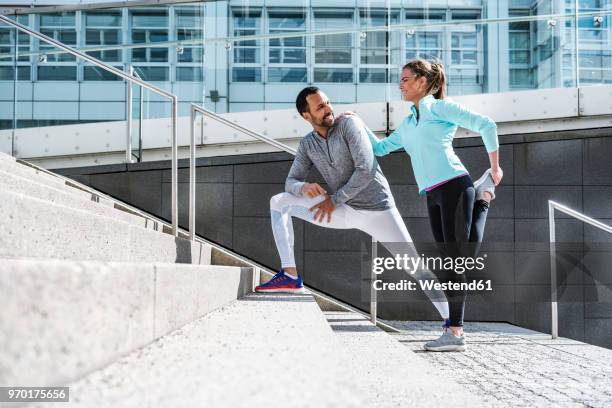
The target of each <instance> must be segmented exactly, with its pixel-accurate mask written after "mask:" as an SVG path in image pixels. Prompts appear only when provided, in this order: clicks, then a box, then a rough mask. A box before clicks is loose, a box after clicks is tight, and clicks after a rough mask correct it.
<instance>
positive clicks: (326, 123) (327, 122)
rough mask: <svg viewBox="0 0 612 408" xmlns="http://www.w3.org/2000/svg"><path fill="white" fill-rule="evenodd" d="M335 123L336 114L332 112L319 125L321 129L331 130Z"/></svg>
mask: <svg viewBox="0 0 612 408" xmlns="http://www.w3.org/2000/svg"><path fill="white" fill-rule="evenodd" d="M330 117H331V120H330V119H329V118H330ZM334 121H335V117H334V113H333V112H331V113H328V114H327V115H325V116H324V117H323V119H321V122H320V123H318V125H319V126H321V127H326V128H331V127H332V126H334Z"/></svg>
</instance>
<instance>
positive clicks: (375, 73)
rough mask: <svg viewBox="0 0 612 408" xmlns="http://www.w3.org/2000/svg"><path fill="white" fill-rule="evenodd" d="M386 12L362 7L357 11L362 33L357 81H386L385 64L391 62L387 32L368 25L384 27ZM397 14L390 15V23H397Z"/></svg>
mask: <svg viewBox="0 0 612 408" xmlns="http://www.w3.org/2000/svg"><path fill="white" fill-rule="evenodd" d="M387 16H388V13H387V12H386V11H384V10H371V9H364V10H361V11H360V13H359V20H360V26H361V28H362V30H364V33H363V34H362V35H360V37H359V43H360V44H359V45H360V47H359V53H360V56H359V62H360V64H359V66H360V68H359V82H364V83H385V82H387V68H386V64H388V63H391V61H390V55H389V50H388V48H389V41H388V35H389V34H388V33H387V32H386V31H371V32H368V31H367V28H369V27H385V26H386V25H387ZM398 21H399V14H398V13H397V12H395V13H393V14H392V15H391V24H397V23H398Z"/></svg>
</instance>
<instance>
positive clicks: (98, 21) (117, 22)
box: [85, 12, 121, 27]
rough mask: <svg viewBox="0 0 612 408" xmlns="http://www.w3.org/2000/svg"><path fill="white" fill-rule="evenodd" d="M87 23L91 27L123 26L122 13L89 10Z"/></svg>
mask: <svg viewBox="0 0 612 408" xmlns="http://www.w3.org/2000/svg"><path fill="white" fill-rule="evenodd" d="M85 24H86V25H87V26H89V27H119V26H121V13H106V12H105V13H100V12H87V13H86V14H85Z"/></svg>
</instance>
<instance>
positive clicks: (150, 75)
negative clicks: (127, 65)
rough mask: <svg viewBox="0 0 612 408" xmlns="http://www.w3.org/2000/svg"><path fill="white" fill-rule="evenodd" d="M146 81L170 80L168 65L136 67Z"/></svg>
mask: <svg viewBox="0 0 612 408" xmlns="http://www.w3.org/2000/svg"><path fill="white" fill-rule="evenodd" d="M134 70H135V71H136V72H137V73H138V75H140V77H141V78H142V79H143V80H144V81H168V68H167V67H134Z"/></svg>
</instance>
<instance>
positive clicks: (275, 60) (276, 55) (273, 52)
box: [269, 48, 281, 64]
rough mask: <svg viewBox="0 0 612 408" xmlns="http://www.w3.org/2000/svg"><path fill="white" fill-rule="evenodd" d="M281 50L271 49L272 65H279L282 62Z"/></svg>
mask: <svg viewBox="0 0 612 408" xmlns="http://www.w3.org/2000/svg"><path fill="white" fill-rule="evenodd" d="M280 56H281V50H280V49H278V48H271V49H270V58H269V60H270V63H271V64H278V63H280V62H281V57H280Z"/></svg>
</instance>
